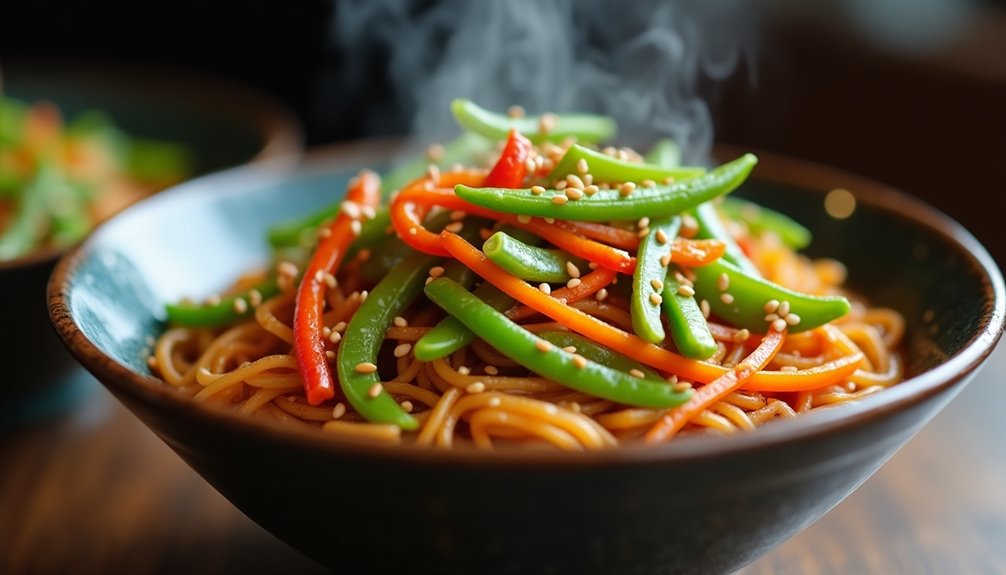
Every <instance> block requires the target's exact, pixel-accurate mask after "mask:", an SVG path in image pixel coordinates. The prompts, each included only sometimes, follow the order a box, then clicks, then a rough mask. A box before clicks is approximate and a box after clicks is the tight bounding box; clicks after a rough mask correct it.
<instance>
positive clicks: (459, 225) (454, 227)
mask: <svg viewBox="0 0 1006 575" xmlns="http://www.w3.org/2000/svg"><path fill="white" fill-rule="evenodd" d="M464 227H465V224H464V222H454V223H452V224H447V225H446V226H444V229H445V230H447V231H449V232H451V233H452V234H456V233H458V232H460V231H461V230H462V229H463V228H464Z"/></svg>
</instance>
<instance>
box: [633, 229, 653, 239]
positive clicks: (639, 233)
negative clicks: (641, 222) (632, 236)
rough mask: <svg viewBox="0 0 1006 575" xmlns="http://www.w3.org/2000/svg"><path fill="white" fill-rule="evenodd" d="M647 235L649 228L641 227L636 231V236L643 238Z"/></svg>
mask: <svg viewBox="0 0 1006 575" xmlns="http://www.w3.org/2000/svg"><path fill="white" fill-rule="evenodd" d="M648 235H650V228H643V229H641V230H639V231H638V232H636V236H638V237H640V238H645V237H646V236H648Z"/></svg>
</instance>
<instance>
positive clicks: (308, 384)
mask: <svg viewBox="0 0 1006 575" xmlns="http://www.w3.org/2000/svg"><path fill="white" fill-rule="evenodd" d="M380 199H381V178H380V177H379V176H378V175H377V174H375V173H374V172H370V171H366V170H365V171H362V172H360V174H359V175H358V176H357V177H356V178H355V179H354V180H353V181H352V182H350V185H349V189H348V190H347V191H346V199H345V201H344V202H343V206H344V208H343V209H342V210H341V211H340V212H339V214H338V215H337V216H336V217H335V218H333V219H332V220H331V221H330V222H329V223H328V224H327V225H326V226H324V227H323V228H322V229H321V230H319V231H321V234H320V238H321V239H320V241H319V242H318V247H317V248H316V249H315V251H314V254H313V255H312V256H311V261H310V262H308V264H307V269H306V270H305V271H304V276H303V279H301V282H300V286H299V287H298V288H297V298H296V307H295V312H294V318H293V331H294V339H293V353H294V355H295V356H296V358H297V369H298V370H299V371H300V375H301V378H302V379H303V380H304V393H305V395H306V396H307V401H308V403H310V404H311V405H318V404H319V403H321V402H323V401H325V400H326V399H330V398H332V397H334V396H335V384H334V380H333V378H332V368H331V367H330V366H329V365H328V358H327V357H326V356H325V340H324V338H323V337H322V335H321V330H322V324H323V323H324V320H323V318H324V314H325V310H324V303H325V288H326V286H327V284H326V281H325V278H326V276H327V275H328V274H334V273H335V272H336V270H337V269H338V268H339V263H340V262H341V261H342V258H343V256H344V255H345V254H346V251H347V250H348V249H349V246H350V245H351V244H352V243H353V240H355V239H356V234H357V232H356V230H355V229H354V228H356V229H359V228H358V224H359V218H360V209H359V208H360V207H361V206H370V207H377V205H378V203H379V202H380ZM345 206H353V208H348V209H347V208H346V207H345ZM354 222H356V223H357V226H354V225H353V224H354ZM324 230H327V231H324Z"/></svg>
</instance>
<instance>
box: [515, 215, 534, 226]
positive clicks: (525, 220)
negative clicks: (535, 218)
mask: <svg viewBox="0 0 1006 575" xmlns="http://www.w3.org/2000/svg"><path fill="white" fill-rule="evenodd" d="M517 221H518V222H520V223H522V224H530V223H531V216H527V215H523V214H522V215H519V216H517Z"/></svg>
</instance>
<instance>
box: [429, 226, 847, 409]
mask: <svg viewBox="0 0 1006 575" xmlns="http://www.w3.org/2000/svg"><path fill="white" fill-rule="evenodd" d="M440 241H441V243H442V244H443V246H444V248H445V249H446V250H447V251H448V252H449V253H450V255H452V256H453V257H454V258H455V259H457V260H458V261H460V262H461V263H463V264H464V265H465V266H467V267H468V268H469V269H471V270H472V271H474V272H475V273H477V274H478V275H480V276H482V277H483V278H484V279H485V280H486V281H488V282H489V283H491V284H493V285H494V286H496V287H497V288H499V289H500V290H501V291H503V292H505V293H506V294H507V295H509V296H510V297H512V298H514V299H515V300H517V301H519V302H521V303H523V304H525V305H527V306H529V307H531V308H533V309H534V310H535V311H537V312H539V313H542V314H544V315H546V316H548V317H550V318H552V319H553V320H555V321H557V322H559V323H561V324H562V325H564V326H565V327H567V328H569V329H570V330H572V331H575V332H577V333H579V334H580V335H583V336H586V337H588V338H590V339H592V340H593V341H595V342H596V343H598V344H600V345H603V346H605V347H608V348H610V349H612V350H614V351H617V352H620V353H622V354H623V355H627V356H629V357H631V358H632V359H635V360H636V361H638V362H640V363H644V364H646V365H649V366H651V367H655V368H657V369H658V370H661V371H664V372H667V373H673V374H676V375H678V376H679V377H682V378H684V379H688V380H691V381H697V382H701V383H708V382H710V381H713V380H715V379H716V378H718V377H720V376H722V375H723V374H725V373H727V372H728V371H729V370H728V369H727V368H725V367H723V366H720V365H714V364H711V363H706V362H704V361H698V360H694V359H689V358H687V357H683V356H681V355H678V354H676V353H674V352H672V351H670V350H667V349H664V348H662V347H658V346H656V345H653V344H652V343H649V342H647V341H645V340H643V339H641V338H639V337H637V336H635V335H633V334H630V333H627V332H625V331H622V330H620V329H618V328H616V327H614V326H611V325H609V324H607V323H604V322H603V321H601V320H599V319H597V318H595V317H593V316H591V315H589V314H586V313H583V312H582V311H580V310H578V309H576V308H574V307H571V306H569V305H566V304H564V303H562V302H560V301H559V300H557V299H555V298H553V297H552V296H549V295H545V294H544V293H542V292H541V291H539V290H538V289H537V288H535V287H532V286H531V285H530V284H528V283H527V282H525V281H524V280H521V279H520V278H517V277H514V276H512V275H510V274H508V273H507V272H505V271H504V270H503V269H502V268H500V267H499V266H497V265H496V264H494V263H493V262H492V261H490V260H489V258H487V257H486V256H485V254H483V253H482V252H481V251H479V250H478V248H476V247H475V246H473V245H471V244H469V243H468V242H466V241H465V240H464V239H463V238H461V237H460V236H458V235H456V234H452V233H450V232H443V233H441V234H440ZM862 361H863V354H862V353H856V354H853V355H849V356H845V357H842V358H839V359H836V360H834V361H831V362H828V363H826V364H823V365H819V366H817V367H815V368H812V369H805V370H801V371H760V372H758V373H756V374H754V375H753V376H752V377H751V379H749V380H748V381H747V383H745V385H744V388H745V389H757V390H759V391H771V390H779V391H798V390H801V389H819V388H821V387H825V386H828V385H833V384H835V383H839V382H841V381H845V379H846V378H847V377H848V376H849V375H850V374H852V373H853V372H854V371H856V369H857V368H858V367H859V364H860V363H862Z"/></svg>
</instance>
